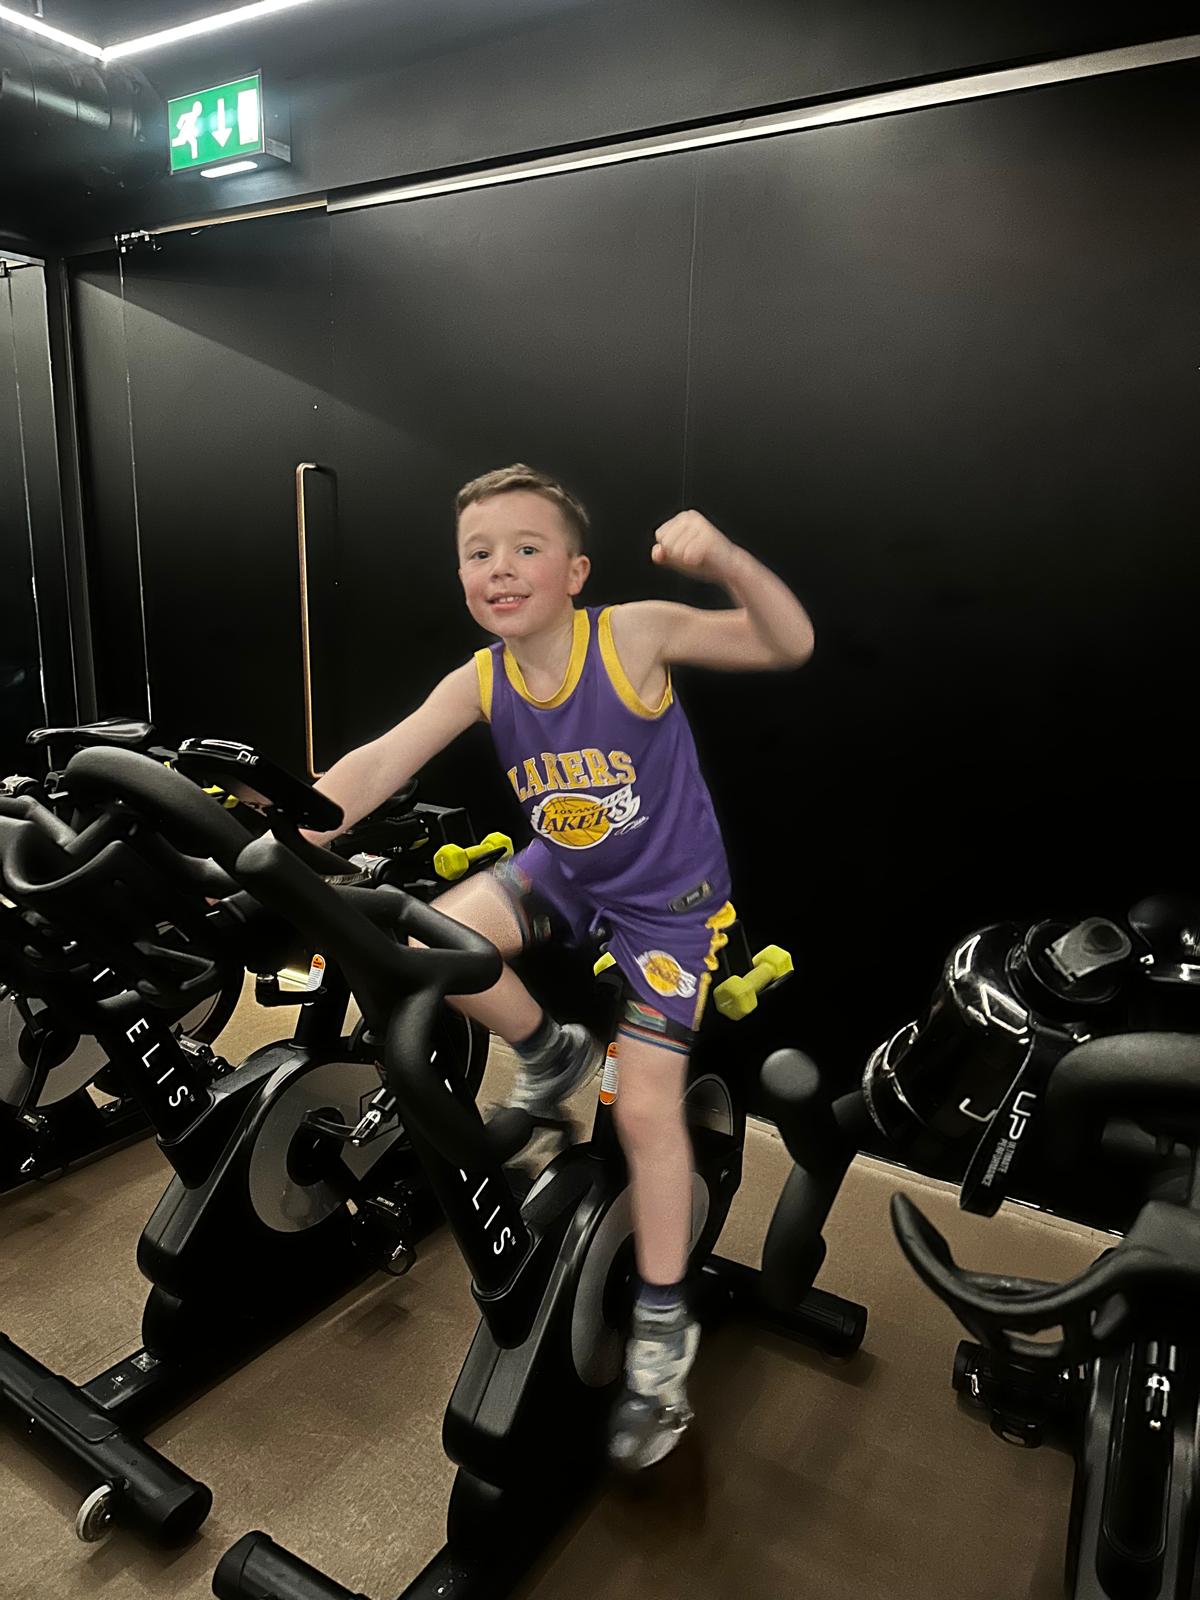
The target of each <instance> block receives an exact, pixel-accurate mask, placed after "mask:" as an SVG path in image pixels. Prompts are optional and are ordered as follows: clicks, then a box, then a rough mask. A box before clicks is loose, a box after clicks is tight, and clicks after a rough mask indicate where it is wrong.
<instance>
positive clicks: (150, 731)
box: [25, 717, 156, 750]
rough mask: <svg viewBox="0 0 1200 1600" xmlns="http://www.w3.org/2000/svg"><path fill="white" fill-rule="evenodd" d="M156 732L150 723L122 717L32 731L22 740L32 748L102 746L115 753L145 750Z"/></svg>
mask: <svg viewBox="0 0 1200 1600" xmlns="http://www.w3.org/2000/svg"><path fill="white" fill-rule="evenodd" d="M155 737H156V735H155V730H154V725H153V723H150V722H130V721H129V720H128V719H127V718H125V717H105V718H104V720H103V721H101V722H84V723H80V725H79V726H78V727H76V728H34V730H33V732H32V733H28V734H26V736H25V743H26V744H31V745H35V746H36V745H43V744H57V743H59V742H60V741H64V742H66V743H68V744H74V745H105V746H107V747H108V748H109V749H116V750H144V749H145V748H146V746H147V745H149V744H153V743H154V740H155Z"/></svg>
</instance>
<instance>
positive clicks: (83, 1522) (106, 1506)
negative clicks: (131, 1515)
mask: <svg viewBox="0 0 1200 1600" xmlns="http://www.w3.org/2000/svg"><path fill="white" fill-rule="evenodd" d="M115 1499H116V1491H115V1489H114V1488H113V1486H112V1484H111V1483H102V1484H101V1485H100V1487H99V1488H98V1489H93V1490H92V1492H91V1494H90V1495H88V1497H87V1499H86V1500H85V1501H84V1502H83V1504H82V1505H81V1506H80V1508H79V1510H78V1511H77V1512H76V1514H75V1537H76V1538H77V1539H82V1540H83V1542H84V1544H96V1543H97V1542H98V1541H99V1540H100V1539H103V1538H104V1536H105V1535H106V1534H107V1533H108V1532H109V1530H110V1529H111V1527H112V1521H113V1501H114V1500H115Z"/></svg>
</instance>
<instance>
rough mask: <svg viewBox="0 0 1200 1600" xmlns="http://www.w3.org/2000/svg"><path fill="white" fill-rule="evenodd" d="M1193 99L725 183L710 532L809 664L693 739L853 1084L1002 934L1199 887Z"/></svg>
mask: <svg viewBox="0 0 1200 1600" xmlns="http://www.w3.org/2000/svg"><path fill="white" fill-rule="evenodd" d="M1198 88H1200V72H1198V71H1197V70H1196V69H1195V68H1194V67H1191V66H1189V67H1186V68H1178V69H1171V70H1170V71H1164V72H1161V73H1156V74H1153V75H1151V74H1145V75H1141V76H1137V75H1130V76H1127V77H1123V78H1119V79H1114V80H1111V81H1108V82H1093V83H1089V84H1078V85H1071V86H1065V87H1062V88H1059V89H1052V90H1046V91H1040V92H1038V93H1037V94H1033V95H1029V96H1024V97H1019V98H1005V99H999V100H995V101H992V102H989V103H987V104H981V105H973V106H957V107H945V108H940V109H937V110H932V111H929V112H925V113H921V114H919V115H914V116H908V117H903V118H893V119H887V120H882V121H877V122H873V123H871V124H869V125H863V126H858V127H845V128H837V129H830V130H828V131H826V132H821V133H817V134H813V135H811V136H805V137H802V138H795V139H788V140H779V141H775V142H772V143H770V144H760V145H751V146H739V147H732V148H729V149H726V150H723V151H720V152H714V153H712V154H711V155H710V156H708V157H707V158H706V161H705V165H704V169H703V170H704V178H703V198H702V220H701V224H700V235H699V237H700V250H699V260H698V266H697V298H696V316H695V349H694V386H693V392H692V396H691V419H692V423H691V432H690V438H689V462H690V469H689V479H688V490H689V496H690V497H691V498H693V499H694V500H695V501H696V503H697V504H699V505H700V506H701V507H702V508H703V509H705V510H706V511H708V512H709V514H710V515H712V516H714V517H715V518H716V520H717V521H718V522H719V523H720V525H721V526H723V527H725V528H726V529H728V531H729V532H730V533H731V534H732V535H733V536H734V537H741V538H743V539H744V540H745V542H746V543H747V544H748V545H749V546H750V547H751V548H752V549H755V550H757V551H758V552H759V553H761V555H762V556H763V557H764V559H766V560H767V561H768V562H770V563H771V564H772V565H774V566H776V567H777V568H778V569H779V570H780V571H781V572H782V573H783V574H784V575H785V576H786V577H787V578H788V579H789V580H790V582H791V583H792V584H793V586H794V588H795V589H796V591H797V592H798V593H799V594H800V595H801V596H802V597H803V598H804V599H805V601H806V602H807V603H809V604H810V606H811V608H812V611H813V614H814V617H815V620H816V629H817V637H818V645H817V652H816V655H815V657H814V660H813V662H812V664H811V665H810V667H809V668H808V669H806V670H805V671H804V672H802V673H801V674H799V675H797V676H794V677H786V678H782V679H777V680H768V681H767V682H766V683H764V684H755V685H754V686H753V687H752V686H751V685H749V684H747V685H742V684H740V683H739V682H738V681H737V680H735V679H732V678H714V677H710V676H706V677H704V678H702V679H701V678H700V677H697V680H696V683H695V685H694V696H695V699H694V705H695V710H696V713H697V717H698V721H699V723H700V726H701V729H702V731H703V734H704V742H705V745H706V748H707V751H708V754H709V756H710V770H711V771H712V773H713V776H714V780H715V784H716V787H717V795H718V800H719V803H720V805H721V808H722V811H723V814H724V816H725V818H726V820H727V822H728V824H729V826H730V831H731V835H732V843H733V846H734V849H735V850H736V851H737V853H738V855H739V857H740V861H741V865H742V869H743V870H742V874H741V877H742V882H743V884H744V885H745V887H744V888H743V891H742V892H743V899H744V900H745V902H746V904H747V907H748V908H749V909H752V910H754V911H755V912H756V913H761V911H762V909H763V908H765V907H766V906H767V905H769V904H771V903H782V904H783V905H785V906H788V907H789V908H790V910H791V914H792V916H793V918H794V925H795V930H796V932H795V937H796V940H797V942H798V943H799V944H800V946H801V947H802V950H803V954H804V958H805V959H804V965H805V970H806V973H807V978H806V980H805V981H804V982H803V983H802V985H801V986H800V993H801V995H803V996H805V1009H806V1010H807V1009H808V1007H809V1006H812V1004H813V1002H814V1000H815V999H816V997H817V996H818V995H819V996H820V997H821V1004H820V1007H819V1014H818V1015H814V1016H812V1017H811V1018H810V1019H807V1020H806V1030H805V1031H806V1036H808V1037H811V1038H814V1039H815V1040H816V1042H818V1043H819V1044H820V1046H821V1048H822V1050H823V1051H824V1053H825V1054H826V1055H828V1056H831V1057H832V1058H833V1059H834V1060H836V1059H838V1058H839V1056H840V1055H841V1054H842V1052H845V1053H847V1054H848V1056H849V1060H848V1061H847V1062H846V1065H847V1067H849V1066H850V1065H853V1064H856V1063H857V1062H858V1061H860V1060H861V1058H862V1053H863V1050H864V1048H865V1047H866V1046H868V1045H869V1044H870V1043H871V1042H873V1040H874V1039H875V1038H877V1037H878V1036H880V1034H881V1033H882V1031H883V1030H884V1028H885V1026H895V1025H899V1024H900V1023H901V1022H902V1021H905V1020H906V1019H907V1015H909V1014H912V1013H913V1012H914V1011H915V1010H916V1009H917V1007H918V1002H919V1001H920V1000H921V999H922V998H923V996H924V994H925V993H926V992H927V991H928V989H929V987H930V986H931V984H932V981H933V978H934V977H935V975H936V971H937V968H938V965H939V962H940V959H941V957H942V955H943V953H944V951H945V950H947V949H948V947H949V945H950V942H951V941H952V940H953V939H954V938H955V937H957V936H958V935H959V934H961V933H963V932H965V931H966V930H968V929H969V928H971V927H972V926H976V925H978V924H979V923H980V922H981V921H985V920H989V919H999V918H1001V917H1005V916H1009V915H1014V916H1025V915H1039V914H1040V915H1047V914H1052V913H1053V914H1059V913H1062V912H1066V913H1070V912H1072V911H1076V910H1078V911H1092V910H1110V911H1119V910H1121V909H1122V908H1123V906H1125V905H1127V904H1128V903H1129V901H1130V899H1131V897H1134V896H1136V895H1140V894H1142V893H1146V892H1149V891H1151V890H1154V889H1157V888H1160V887H1164V886H1167V885H1170V884H1172V883H1178V882H1180V881H1189V882H1195V880H1196V877H1197V864H1196V861H1195V859H1194V851H1193V850H1192V849H1191V848H1190V846H1189V844H1188V839H1189V837H1190V831H1191V830H1190V824H1189V817H1190V813H1191V811H1192V804H1191V800H1190V788H1191V781H1190V780H1191V773H1192V770H1193V766H1194V762H1193V757H1192V752H1191V748H1190V745H1191V740H1190V735H1188V734H1187V733H1186V732H1185V730H1186V729H1187V727H1188V725H1189V722H1190V720H1191V718H1190V712H1189V706H1190V702H1191V697H1192V688H1191V685H1192V679H1193V673H1194V666H1193V658H1194V649H1195V637H1196V624H1195V608H1196V600H1197V595H1198V594H1200V542H1198V541H1197V539H1196V536H1195V530H1196V512H1195V484H1196V459H1197V458H1196V449H1195V445H1196V438H1197V423H1198V422H1200V390H1198V383H1200V379H1198V378H1197V365H1198V363H1197V351H1198V350H1200V305H1198V302H1197V298H1196V292H1195V286H1196V281H1197V269H1198V268H1200V227H1198V225H1197V221H1196V217H1195V212H1194V208H1193V207H1192V205H1191V204H1190V201H1189V195H1190V194H1191V192H1192V188H1193V183H1194V173H1195V165H1196V158H1197V153H1198V149H1200V115H1198V113H1197V109H1196V107H1197V89H1198ZM731 754H734V755H735V759H734V760H732V761H731V760H730V759H729V757H730V755H731ZM772 840H773V841H774V842H773V843H772Z"/></svg>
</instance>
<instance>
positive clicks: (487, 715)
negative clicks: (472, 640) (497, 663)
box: [475, 650, 492, 722]
mask: <svg viewBox="0 0 1200 1600" xmlns="http://www.w3.org/2000/svg"><path fill="white" fill-rule="evenodd" d="M475 676H476V677H477V678H478V679H479V709H480V711H482V712H483V720H484V721H485V722H490V721H491V720H492V652H491V651H490V650H476V652H475Z"/></svg>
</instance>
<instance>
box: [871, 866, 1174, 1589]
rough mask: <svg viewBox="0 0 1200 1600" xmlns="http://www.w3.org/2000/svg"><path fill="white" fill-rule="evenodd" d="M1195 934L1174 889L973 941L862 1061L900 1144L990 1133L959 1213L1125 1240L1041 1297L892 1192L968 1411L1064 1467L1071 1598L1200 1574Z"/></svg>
mask: <svg viewBox="0 0 1200 1600" xmlns="http://www.w3.org/2000/svg"><path fill="white" fill-rule="evenodd" d="M1198 935H1200V902H1196V901H1194V900H1191V901H1189V899H1188V898H1187V897H1184V896H1180V895H1170V896H1155V897H1153V898H1152V899H1149V900H1144V901H1142V902H1139V904H1138V905H1137V906H1135V907H1134V908H1133V910H1132V911H1131V912H1130V913H1129V914H1128V916H1127V917H1125V918H1124V919H1121V920H1116V919H1108V918H1102V917H1090V918H1087V919H1085V920H1084V921H1082V922H1079V923H1075V924H1069V923H1066V922H1044V923H1039V924H1035V925H1034V926H1033V927H1032V928H1029V929H1020V928H1017V927H1015V926H1013V925H1001V926H998V927H993V928H988V929H983V930H981V931H980V932H979V933H977V934H974V935H972V936H971V937H970V938H968V939H967V940H964V941H962V942H961V943H960V944H959V945H958V946H957V948H956V949H955V951H954V952H952V954H951V957H950V959H949V961H948V962H947V965H946V968H945V970H944V972H943V976H942V981H941V983H940V984H939V985H938V988H937V990H936V991H935V995H934V999H933V1002H932V1004H931V1005H930V1007H929V1008H928V1010H927V1012H926V1013H925V1015H924V1016H923V1017H922V1018H921V1019H919V1020H918V1021H917V1022H916V1023H914V1024H912V1025H911V1027H909V1028H908V1029H905V1030H902V1032H901V1034H900V1035H897V1036H896V1038H895V1039H893V1040H892V1041H890V1042H889V1044H888V1045H886V1046H883V1047H881V1051H880V1052H877V1053H876V1057H874V1058H873V1060H872V1066H871V1067H870V1068H869V1069H868V1078H867V1083H868V1091H869V1093H870V1094H871V1096H872V1103H873V1106H874V1108H875V1110H876V1113H877V1116H878V1119H879V1121H880V1123H881V1125H884V1124H886V1125H887V1126H888V1127H890V1128H891V1129H892V1131H893V1133H894V1134H896V1135H898V1136H901V1137H902V1136H903V1134H904V1132H905V1130H906V1129H907V1131H908V1133H909V1135H910V1137H911V1138H912V1140H913V1142H916V1143H922V1142H925V1141H928V1139H929V1138H930V1137H931V1132H932V1130H934V1129H935V1128H936V1127H938V1126H939V1123H940V1126H941V1127H942V1129H943V1130H947V1129H950V1128H954V1127H961V1126H962V1124H963V1123H964V1121H965V1120H966V1119H967V1118H970V1117H972V1116H973V1117H975V1118H976V1119H977V1128H978V1132H977V1133H976V1139H977V1147H976V1149H975V1152H974V1154H973V1156H972V1158H971V1159H970V1161H969V1162H968V1164H967V1166H966V1171H965V1176H964V1179H963V1184H962V1191H961V1195H960V1204H961V1205H962V1206H963V1207H964V1209H968V1210H972V1211H977V1212H982V1213H983V1214H985V1215H991V1214H992V1213H993V1212H995V1210H996V1209H997V1208H998V1206H999V1204H1000V1201H1001V1200H1002V1199H1003V1197H1004V1195H1005V1194H1007V1193H1011V1192H1017V1193H1020V1194H1021V1195H1022V1197H1024V1198H1036V1199H1038V1200H1039V1201H1041V1202H1043V1203H1049V1204H1051V1205H1053V1206H1054V1207H1055V1208H1056V1209H1059V1210H1064V1211H1066V1212H1067V1213H1068V1214H1072V1215H1082V1216H1083V1217H1085V1218H1087V1220H1089V1221H1092V1222H1098V1223H1099V1224H1100V1225H1101V1226H1107V1227H1109V1228H1119V1229H1120V1230H1122V1232H1123V1233H1124V1237H1123V1238H1121V1239H1120V1240H1119V1241H1118V1242H1117V1243H1116V1244H1115V1245H1114V1247H1113V1248H1112V1249H1111V1250H1108V1251H1106V1252H1105V1253H1104V1254H1103V1255H1102V1256H1101V1257H1100V1258H1099V1260H1098V1261H1097V1262H1096V1263H1095V1264H1094V1265H1093V1266H1091V1267H1090V1268H1088V1269H1087V1270H1086V1271H1085V1272H1083V1273H1082V1274H1081V1275H1080V1276H1079V1277H1077V1278H1075V1279H1074V1280H1072V1281H1071V1282H1069V1283H1066V1284H1061V1285H1049V1284H1044V1283H1039V1282H1035V1281H1032V1280H1028V1279H1024V1278H1020V1277H1016V1276H1013V1275H1011V1274H1003V1275H998V1274H994V1273H982V1272H967V1271H964V1270H963V1269H961V1268H959V1267H957V1266H956V1265H955V1263H954V1260H953V1257H952V1256H951V1253H950V1250H949V1247H948V1246H947V1244H946V1241H945V1240H944V1239H943V1238H942V1237H941V1235H940V1234H939V1233H938V1232H937V1230H936V1229H935V1228H934V1227H933V1226H932V1224H931V1223H930V1222H929V1221H928V1220H927V1219H926V1218H925V1217H924V1216H923V1215H922V1213H921V1212H920V1211H919V1210H918V1208H917V1207H916V1206H915V1205H914V1204H913V1203H912V1201H911V1200H909V1199H908V1198H907V1197H906V1196H904V1195H900V1194H898V1195H896V1196H895V1197H894V1198H893V1201H892V1220H893V1225H894V1227H895V1230H896V1235H897V1238H898V1239H899V1242H900V1245H901V1248H902V1249H903V1251H904V1253H905V1255H906V1256H907V1257H908V1259H909V1261H910V1262H911V1264H912V1265H913V1267H914V1268H915V1269H916V1271H917V1273H918V1274H919V1275H920V1277H921V1278H922V1279H923V1281H924V1282H925V1283H926V1284H927V1285H928V1286H929V1287H930V1288H931V1289H932V1290H933V1291H934V1293H935V1294H937V1295H938V1296H939V1297H940V1298H941V1299H942V1300H944V1301H945V1302H946V1304H947V1305H948V1306H949V1307H950V1309H951V1310H952V1311H953V1312H954V1313H955V1315H956V1316H957V1317H958V1318H959V1320H960V1321H961V1322H962V1323H963V1325H964V1326H965V1327H966V1328H967V1330H968V1332H970V1333H971V1334H972V1335H973V1336H974V1339H975V1340H976V1341H977V1342H975V1343H968V1342H964V1343H962V1344H960V1345H959V1347H958V1351H957V1354H956V1358H955V1363H954V1387H955V1389H956V1390H957V1391H958V1392H959V1394H960V1395H961V1396H962V1398H963V1400H964V1402H965V1403H967V1404H968V1405H970V1406H973V1407H976V1408H978V1409H980V1410H983V1411H984V1412H986V1413H987V1414H988V1416H989V1417H990V1420H991V1425H992V1430H993V1432H994V1433H996V1434H997V1435H998V1436H999V1437H1000V1438H1002V1439H1004V1440H1006V1441H1007V1442H1009V1443H1012V1444H1017V1445H1021V1446H1025V1447H1026V1448H1028V1447H1032V1446H1036V1445H1038V1444H1040V1443H1041V1442H1042V1440H1043V1439H1046V1438H1057V1439H1058V1440H1060V1441H1061V1442H1064V1443H1066V1444H1067V1446H1068V1447H1069V1448H1071V1449H1072V1450H1073V1452H1074V1454H1075V1460H1076V1469H1075V1481H1074V1491H1073V1495H1072V1502H1071V1513H1070V1521H1069V1527H1068V1536H1067V1552H1066V1586H1067V1593H1068V1594H1069V1595H1070V1596H1071V1597H1072V1600H1192V1597H1193V1596H1194V1595H1195V1593H1196V1584H1197V1580H1198V1578H1200V1571H1198V1563H1197V1533H1198V1528H1200V1492H1198V1491H1200V1339H1198V1338H1197V1333H1196V1329H1197V1326H1198V1321H1200V1037H1198V1036H1197V1035H1200V1004H1198V1003H1197V996H1196V994H1195V992H1194V990H1195V980H1196V978H1197V977H1200V968H1198V967H1197V965H1196V963H1195V960H1194V957H1195V953H1196V951H1197V949H1200V938H1198ZM1168 1029H1169V1030H1186V1031H1164V1030H1168ZM1053 1332H1057V1335H1058V1336H1057V1337H1054V1338H1048V1339H1047V1338H1043V1339H1035V1338H1033V1337H1032V1335H1034V1334H1036V1333H1042V1334H1048V1333H1053Z"/></svg>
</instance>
